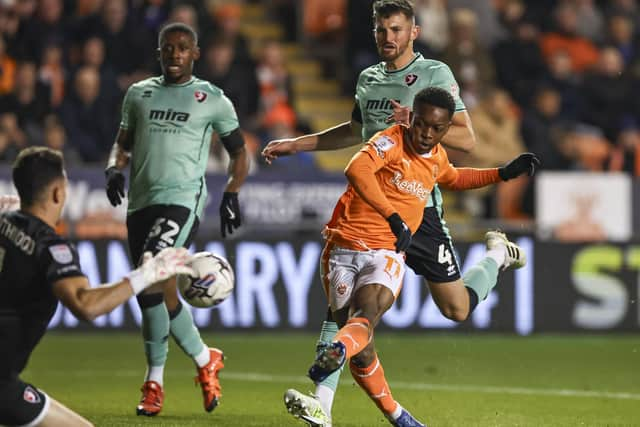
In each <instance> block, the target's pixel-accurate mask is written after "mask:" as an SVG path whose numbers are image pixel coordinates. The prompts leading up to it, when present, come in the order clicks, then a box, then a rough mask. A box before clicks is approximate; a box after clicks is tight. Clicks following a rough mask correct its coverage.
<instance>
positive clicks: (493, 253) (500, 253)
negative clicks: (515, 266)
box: [484, 245, 507, 268]
mask: <svg viewBox="0 0 640 427" xmlns="http://www.w3.org/2000/svg"><path fill="white" fill-rule="evenodd" d="M484 256H485V257H487V258H491V259H493V260H494V261H495V262H496V264H498V268H500V267H502V266H503V265H504V262H505V260H506V259H507V247H506V246H505V245H498V246H496V247H495V248H493V249H489V250H488V251H487V252H486V253H485V254H484Z"/></svg>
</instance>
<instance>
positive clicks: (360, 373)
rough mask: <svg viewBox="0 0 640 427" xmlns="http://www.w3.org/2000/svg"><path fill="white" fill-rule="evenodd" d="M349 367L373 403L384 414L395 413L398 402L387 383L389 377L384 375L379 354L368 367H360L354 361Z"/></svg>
mask: <svg viewBox="0 0 640 427" xmlns="http://www.w3.org/2000/svg"><path fill="white" fill-rule="evenodd" d="M349 368H350V369H351V375H352V376H353V378H354V379H355V380H356V382H357V383H358V385H360V387H361V388H362V389H363V390H364V391H366V392H367V394H368V395H369V397H370V398H371V400H373V403H375V404H376V406H377V407H378V408H380V410H381V411H382V412H383V413H384V414H387V415H391V414H393V412H394V411H395V410H396V409H397V408H398V403H397V402H396V401H395V400H393V396H391V390H390V389H389V384H387V379H386V378H385V377H384V369H383V368H382V364H381V363H380V359H378V355H377V354H376V358H375V360H374V361H373V363H371V365H369V366H367V367H366V368H359V367H357V366H356V365H355V364H354V363H353V362H350V363H349Z"/></svg>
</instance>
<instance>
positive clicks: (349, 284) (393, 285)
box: [320, 246, 404, 311]
mask: <svg viewBox="0 0 640 427" xmlns="http://www.w3.org/2000/svg"><path fill="white" fill-rule="evenodd" d="M326 249H327V248H325V250H326ZM326 255H328V256H327V257H326V259H323V261H326V262H322V263H321V265H320V274H321V275H322V277H323V280H324V282H325V283H324V285H325V291H326V292H327V297H328V298H329V305H330V306H331V310H333V311H336V310H339V309H341V308H343V307H345V306H347V305H348V304H349V303H350V302H351V296H352V295H353V293H354V292H355V291H357V290H358V289H360V288H361V287H363V286H367V285H374V284H379V285H383V286H385V287H387V288H389V289H390V290H391V292H393V296H394V298H397V297H398V294H399V293H400V289H401V288H402V279H403V277H404V255H403V254H400V253H397V252H395V251H391V250H388V249H376V250H370V251H355V250H352V249H345V248H341V247H339V246H334V247H333V248H331V249H329V252H328V254H326Z"/></svg>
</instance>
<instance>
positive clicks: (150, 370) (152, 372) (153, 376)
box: [144, 365, 164, 385]
mask: <svg viewBox="0 0 640 427" xmlns="http://www.w3.org/2000/svg"><path fill="white" fill-rule="evenodd" d="M163 377H164V365H162V366H147V375H145V378H144V380H145V381H155V382H157V383H158V384H160V385H162V378H163Z"/></svg>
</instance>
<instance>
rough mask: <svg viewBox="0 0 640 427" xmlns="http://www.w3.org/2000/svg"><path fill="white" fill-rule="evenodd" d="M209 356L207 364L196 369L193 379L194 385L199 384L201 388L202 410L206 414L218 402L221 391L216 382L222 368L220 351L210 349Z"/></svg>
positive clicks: (222, 356) (222, 358) (222, 357)
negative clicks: (196, 372)
mask: <svg viewBox="0 0 640 427" xmlns="http://www.w3.org/2000/svg"><path fill="white" fill-rule="evenodd" d="M209 355H210V356H209V357H210V359H209V363H207V364H206V365H205V366H203V367H202V368H198V376H197V377H196V378H195V380H196V384H200V387H202V397H203V399H204V410H205V411H207V412H211V411H213V410H214V409H215V408H216V406H218V403H219V402H220V397H221V396H222V390H221V388H220V383H219V382H218V371H220V369H222V368H224V362H223V360H224V355H223V354H222V350H219V349H217V348H210V349H209Z"/></svg>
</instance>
